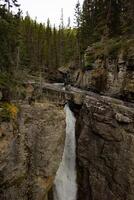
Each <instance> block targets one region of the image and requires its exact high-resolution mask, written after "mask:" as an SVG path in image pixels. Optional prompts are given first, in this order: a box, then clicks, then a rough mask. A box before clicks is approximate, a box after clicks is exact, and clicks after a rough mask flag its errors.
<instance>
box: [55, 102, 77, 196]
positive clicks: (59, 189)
mask: <svg viewBox="0 0 134 200" xmlns="http://www.w3.org/2000/svg"><path fill="white" fill-rule="evenodd" d="M65 112H66V139H65V147H64V152H63V157H62V161H61V164H60V166H59V169H58V171H57V174H56V177H55V182H54V200H76V194H77V184H76V152H75V150H76V144H75V122H76V119H75V117H74V114H73V113H72V111H71V110H70V108H69V106H68V105H66V106H65Z"/></svg>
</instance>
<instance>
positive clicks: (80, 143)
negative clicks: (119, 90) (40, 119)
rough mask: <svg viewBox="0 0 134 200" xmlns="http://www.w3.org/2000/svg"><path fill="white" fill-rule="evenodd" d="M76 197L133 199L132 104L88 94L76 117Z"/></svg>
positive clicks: (115, 199)
mask: <svg viewBox="0 0 134 200" xmlns="http://www.w3.org/2000/svg"><path fill="white" fill-rule="evenodd" d="M76 135H77V168H78V199H79V200H83V199H85V200H108V199H110V200H117V199H118V200H123V199H124V200H133V199H134V168H133V166H134V107H132V104H128V103H127V104H126V103H125V102H123V101H119V100H115V99H112V98H109V97H101V96H99V95H94V96H88V97H86V98H85V100H84V104H83V107H82V109H81V111H80V115H79V117H78V119H77V127H76Z"/></svg>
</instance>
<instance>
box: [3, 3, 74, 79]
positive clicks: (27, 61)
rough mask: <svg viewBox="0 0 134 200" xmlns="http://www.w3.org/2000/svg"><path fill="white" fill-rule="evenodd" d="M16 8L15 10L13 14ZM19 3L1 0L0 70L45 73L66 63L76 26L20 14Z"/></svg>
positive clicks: (72, 57) (14, 72)
mask: <svg viewBox="0 0 134 200" xmlns="http://www.w3.org/2000/svg"><path fill="white" fill-rule="evenodd" d="M15 7H17V8H18V12H16V13H14V12H13V10H15ZM20 9H21V8H20V6H19V3H18V2H17V1H16V0H15V1H7V0H2V1H0V71H1V73H8V75H11V74H12V75H14V74H16V73H19V72H20V71H21V73H22V71H26V73H29V74H36V75H38V74H40V73H42V74H44V73H45V72H46V71H49V70H51V71H52V70H55V69H57V68H58V67H60V66H65V65H66V64H67V63H69V62H70V61H71V60H73V59H74V57H75V52H76V48H77V41H76V29H73V28H71V27H70V25H68V26H67V27H65V26H64V21H63V19H62V20H61V24H59V27H55V26H54V25H51V22H50V20H49V19H48V21H47V24H43V23H38V22H37V21H36V20H33V19H31V18H30V16H29V14H28V13H27V16H26V17H25V18H23V17H22V13H21V10H20Z"/></svg>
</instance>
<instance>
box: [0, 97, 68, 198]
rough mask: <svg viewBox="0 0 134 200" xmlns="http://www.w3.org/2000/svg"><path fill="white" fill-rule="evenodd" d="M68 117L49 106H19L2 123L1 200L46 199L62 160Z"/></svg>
mask: <svg viewBox="0 0 134 200" xmlns="http://www.w3.org/2000/svg"><path fill="white" fill-rule="evenodd" d="M64 136H65V114H64V110H63V108H61V107H57V106H56V105H55V104H52V103H49V102H47V101H46V100H44V101H43V103H35V104H33V105H28V104H21V105H19V114H18V117H17V119H16V120H15V121H14V120H10V121H7V122H6V121H4V122H1V124H0V152H1V154H0V200H9V199H11V200H27V199H31V200H44V199H47V193H48V191H49V190H50V188H51V187H52V184H53V179H54V176H55V173H56V171H57V169H58V166H59V163H60V161H61V158H62V153H63V148H64Z"/></svg>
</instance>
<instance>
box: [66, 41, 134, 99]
mask: <svg viewBox="0 0 134 200" xmlns="http://www.w3.org/2000/svg"><path fill="white" fill-rule="evenodd" d="M121 44H124V45H125V47H124V48H123V47H122V48H121V47H119V45H120V43H119V42H117V41H116V42H115V41H113V40H111V41H108V42H105V43H102V42H101V43H99V44H94V45H93V46H92V47H88V49H87V50H86V52H85V56H84V63H85V67H83V69H75V70H74V73H72V71H71V70H70V81H71V83H72V84H73V85H75V86H77V87H80V88H81V89H86V90H91V91H94V92H97V93H103V94H105V95H107V96H111V97H116V98H122V99H125V100H127V101H131V102H133V101H134V100H133V99H134V53H133V52H134V40H130V41H129V40H128V41H126V40H125V41H122V42H121Z"/></svg>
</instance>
